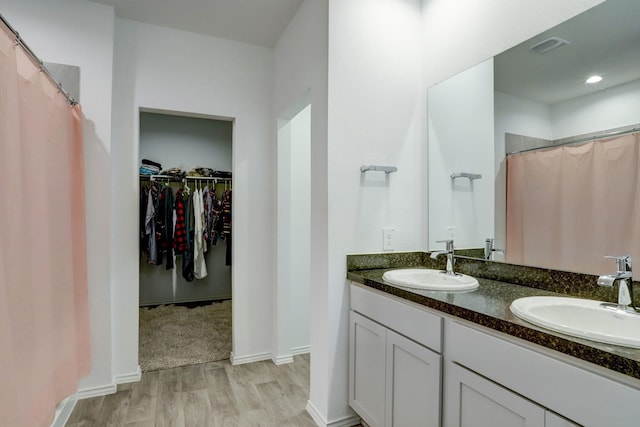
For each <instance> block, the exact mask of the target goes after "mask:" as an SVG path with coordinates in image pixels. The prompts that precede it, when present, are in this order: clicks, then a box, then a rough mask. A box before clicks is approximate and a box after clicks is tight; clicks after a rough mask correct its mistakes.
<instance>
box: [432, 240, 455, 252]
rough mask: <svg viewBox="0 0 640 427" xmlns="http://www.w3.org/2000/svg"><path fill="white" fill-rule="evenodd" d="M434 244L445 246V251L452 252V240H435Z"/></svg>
mask: <svg viewBox="0 0 640 427" xmlns="http://www.w3.org/2000/svg"><path fill="white" fill-rule="evenodd" d="M436 243H444V244H445V245H446V250H447V251H452V250H453V239H446V240H436Z"/></svg>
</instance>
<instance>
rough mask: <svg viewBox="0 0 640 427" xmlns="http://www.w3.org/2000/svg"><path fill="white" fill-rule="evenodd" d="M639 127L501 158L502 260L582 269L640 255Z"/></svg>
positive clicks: (591, 270) (609, 267)
mask: <svg viewBox="0 0 640 427" xmlns="http://www.w3.org/2000/svg"><path fill="white" fill-rule="evenodd" d="M639 147H640V134H629V135H623V136H619V137H615V138H610V139H606V140H598V141H593V142H590V143H587V144H584V145H581V146H577V147H558V148H553V149H548V150H541V151H532V152H526V153H520V154H514V155H511V156H509V157H508V159H507V244H506V261H507V262H509V263H515V264H526V265H532V266H538V267H545V268H551V269H557V270H565V271H574V272H581V273H587V274H595V275H600V274H610V273H613V272H615V268H616V265H615V262H614V261H612V260H610V259H605V258H604V256H605V255H623V254H632V255H635V256H640V194H639V192H640V186H639V185H638V177H639V171H638V168H639V166H640V148H639Z"/></svg>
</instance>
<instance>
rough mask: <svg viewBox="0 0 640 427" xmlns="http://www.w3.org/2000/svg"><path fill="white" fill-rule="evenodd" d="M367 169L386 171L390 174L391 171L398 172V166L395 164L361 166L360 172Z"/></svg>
mask: <svg viewBox="0 0 640 427" xmlns="http://www.w3.org/2000/svg"><path fill="white" fill-rule="evenodd" d="M366 171H379V172H384V173H386V174H389V173H391V172H397V171H398V168H397V167H395V166H373V165H370V166H360V172H366Z"/></svg>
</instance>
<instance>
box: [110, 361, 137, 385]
mask: <svg viewBox="0 0 640 427" xmlns="http://www.w3.org/2000/svg"><path fill="white" fill-rule="evenodd" d="M141 378H142V370H141V369H140V365H138V368H137V369H136V371H135V372H130V373H128V374H122V375H116V376H115V377H113V382H115V383H116V384H127V383H136V382H138V381H140V379H141Z"/></svg>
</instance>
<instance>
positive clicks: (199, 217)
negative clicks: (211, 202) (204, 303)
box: [193, 190, 207, 279]
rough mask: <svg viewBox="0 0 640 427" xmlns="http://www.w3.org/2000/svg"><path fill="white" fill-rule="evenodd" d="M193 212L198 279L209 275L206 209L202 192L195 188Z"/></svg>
mask: <svg viewBox="0 0 640 427" xmlns="http://www.w3.org/2000/svg"><path fill="white" fill-rule="evenodd" d="M193 213H194V227H193V231H194V234H193V246H194V250H193V274H194V275H195V277H196V279H202V278H205V277H207V266H206V264H205V260H204V233H203V232H204V227H203V224H202V222H203V219H204V209H203V206H202V192H201V191H200V190H195V191H194V192H193Z"/></svg>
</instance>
